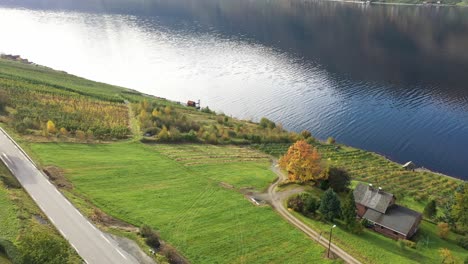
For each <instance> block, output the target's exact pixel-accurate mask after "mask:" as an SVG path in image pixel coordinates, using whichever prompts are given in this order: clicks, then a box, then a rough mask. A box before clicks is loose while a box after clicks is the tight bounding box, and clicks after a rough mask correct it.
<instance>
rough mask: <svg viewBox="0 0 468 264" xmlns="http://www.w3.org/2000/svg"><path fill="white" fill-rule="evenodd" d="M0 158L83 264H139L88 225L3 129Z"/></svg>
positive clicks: (109, 239) (112, 241) (113, 242)
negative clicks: (84, 263)
mask: <svg viewBox="0 0 468 264" xmlns="http://www.w3.org/2000/svg"><path fill="white" fill-rule="evenodd" d="M0 159H1V160H2V161H3V163H5V165H6V166H7V167H8V169H9V170H10V171H11V173H12V174H13V175H14V176H15V177H16V178H17V179H18V181H19V182H20V183H21V185H22V186H23V188H24V189H25V190H26V191H27V192H28V193H29V195H30V196H31V198H32V199H33V200H34V201H35V202H36V204H37V205H38V206H39V207H40V208H41V210H42V211H43V212H44V214H45V215H47V217H48V218H49V220H50V222H52V224H54V226H55V227H56V228H57V230H58V231H59V232H60V234H62V236H63V237H65V238H66V239H67V240H68V242H69V243H70V245H71V246H72V247H73V248H74V249H75V250H76V252H77V253H78V254H79V255H80V256H81V258H82V259H83V260H84V261H85V262H86V263H88V264H120V263H122V264H124V263H138V262H137V261H136V260H135V259H134V258H133V257H132V256H130V255H129V254H128V253H126V252H125V251H124V250H122V249H121V248H119V246H118V245H117V242H115V241H114V240H113V239H112V238H111V237H110V236H107V235H106V234H105V233H103V232H101V231H100V230H98V229H97V228H96V227H95V226H94V225H93V224H92V223H90V222H89V221H88V220H87V219H86V218H85V217H84V216H83V215H82V214H81V213H80V212H79V211H78V210H77V209H76V208H75V207H74V206H73V205H72V204H71V203H70V202H69V201H68V200H67V199H66V198H65V197H64V196H63V195H62V194H61V193H60V192H59V191H58V190H57V188H55V186H54V185H52V184H51V183H50V182H49V180H48V179H47V178H46V176H45V175H44V174H43V173H42V172H41V171H40V170H38V169H37V167H36V166H35V164H34V162H33V161H32V160H31V159H30V158H29V157H28V156H27V155H26V153H25V152H24V151H23V150H22V149H21V147H19V146H18V144H16V142H15V141H14V140H13V139H12V138H11V137H10V136H9V135H8V134H7V133H6V132H5V131H4V130H3V129H2V128H0Z"/></svg>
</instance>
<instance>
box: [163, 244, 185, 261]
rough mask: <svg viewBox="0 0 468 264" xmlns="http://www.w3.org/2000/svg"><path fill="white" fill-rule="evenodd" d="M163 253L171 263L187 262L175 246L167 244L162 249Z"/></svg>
mask: <svg viewBox="0 0 468 264" xmlns="http://www.w3.org/2000/svg"><path fill="white" fill-rule="evenodd" d="M161 254H163V255H164V256H165V257H166V258H167V260H168V261H169V263H171V264H183V263H187V262H186V261H185V260H184V258H183V257H182V256H181V255H179V253H177V250H175V249H174V248H173V247H171V246H169V245H165V246H164V247H163V248H162V249H161Z"/></svg>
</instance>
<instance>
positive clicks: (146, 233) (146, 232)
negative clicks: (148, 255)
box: [140, 225, 161, 249]
mask: <svg viewBox="0 0 468 264" xmlns="http://www.w3.org/2000/svg"><path fill="white" fill-rule="evenodd" d="M140 235H141V236H142V237H143V238H145V243H146V244H147V245H148V246H150V247H151V248H153V249H159V247H160V246H161V242H160V241H159V235H158V233H157V232H156V231H154V230H153V229H152V228H151V227H149V226H147V225H143V226H142V227H141V228H140Z"/></svg>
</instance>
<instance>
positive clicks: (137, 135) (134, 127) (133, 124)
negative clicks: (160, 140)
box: [124, 100, 142, 141]
mask: <svg viewBox="0 0 468 264" xmlns="http://www.w3.org/2000/svg"><path fill="white" fill-rule="evenodd" d="M124 102H125V105H126V106H127V107H128V122H129V127H130V130H131V131H132V135H133V139H134V140H135V141H137V140H140V139H141V138H142V136H141V132H140V125H139V124H138V120H136V118H135V114H134V113H133V109H132V105H131V103H130V102H129V101H127V100H125V101H124Z"/></svg>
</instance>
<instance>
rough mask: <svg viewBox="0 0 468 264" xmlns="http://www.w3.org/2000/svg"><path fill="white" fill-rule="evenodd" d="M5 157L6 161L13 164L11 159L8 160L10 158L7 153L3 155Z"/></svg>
mask: <svg viewBox="0 0 468 264" xmlns="http://www.w3.org/2000/svg"><path fill="white" fill-rule="evenodd" d="M3 157H5V159H6V160H7V161H8V162H9V163H13V162H11V160H10V158H8V156H7V155H6V154H5V153H3Z"/></svg>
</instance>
